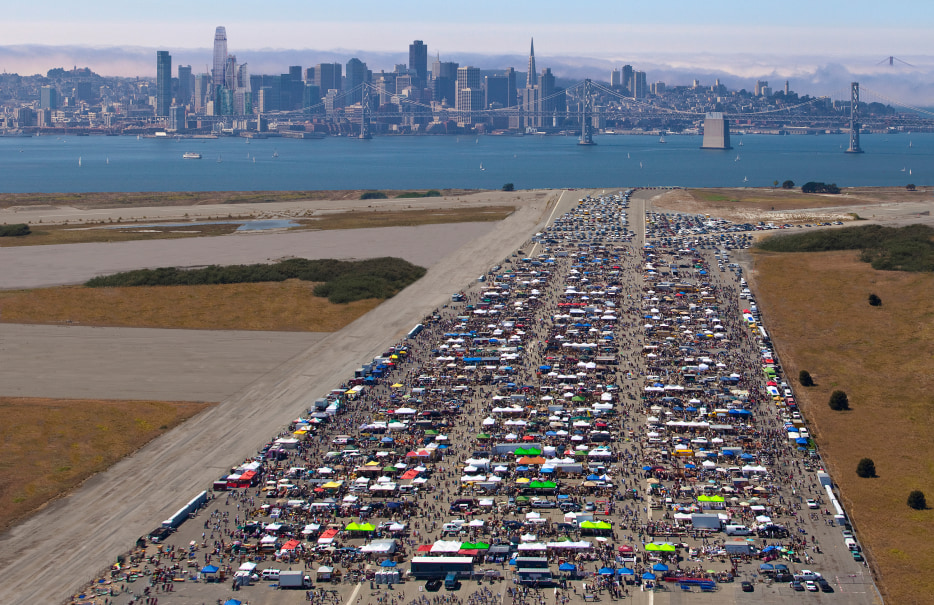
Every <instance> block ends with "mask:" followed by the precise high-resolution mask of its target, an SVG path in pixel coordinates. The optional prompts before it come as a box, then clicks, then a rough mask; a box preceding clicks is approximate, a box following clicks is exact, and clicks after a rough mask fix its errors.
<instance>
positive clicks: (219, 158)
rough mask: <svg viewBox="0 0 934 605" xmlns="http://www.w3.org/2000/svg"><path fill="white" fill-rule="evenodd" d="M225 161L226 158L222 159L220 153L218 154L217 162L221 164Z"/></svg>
mask: <svg viewBox="0 0 934 605" xmlns="http://www.w3.org/2000/svg"><path fill="white" fill-rule="evenodd" d="M223 161H224V160H222V159H221V156H220V154H218V156H217V163H218V164H220V163H221V162H223Z"/></svg>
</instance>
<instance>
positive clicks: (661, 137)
mask: <svg viewBox="0 0 934 605" xmlns="http://www.w3.org/2000/svg"><path fill="white" fill-rule="evenodd" d="M658 142H659V143H664V142H665V135H662V136H660V137H659V138H658Z"/></svg>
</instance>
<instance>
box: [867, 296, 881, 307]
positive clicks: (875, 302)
mask: <svg viewBox="0 0 934 605" xmlns="http://www.w3.org/2000/svg"><path fill="white" fill-rule="evenodd" d="M869 304H870V305H872V306H873V307H881V306H882V299H881V298H879V297H878V296H876V295H875V294H870V295H869Z"/></svg>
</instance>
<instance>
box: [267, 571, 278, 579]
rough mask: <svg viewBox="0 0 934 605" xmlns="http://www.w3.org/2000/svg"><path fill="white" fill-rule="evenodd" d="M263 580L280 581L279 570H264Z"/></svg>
mask: <svg viewBox="0 0 934 605" xmlns="http://www.w3.org/2000/svg"><path fill="white" fill-rule="evenodd" d="M263 579H264V580H278V579H279V570H278V569H264V570H263Z"/></svg>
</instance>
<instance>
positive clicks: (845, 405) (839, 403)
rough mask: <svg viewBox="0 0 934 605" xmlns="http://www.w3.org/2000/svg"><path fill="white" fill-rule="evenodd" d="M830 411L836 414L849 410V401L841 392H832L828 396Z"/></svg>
mask: <svg viewBox="0 0 934 605" xmlns="http://www.w3.org/2000/svg"><path fill="white" fill-rule="evenodd" d="M829 405H830V409H831V410H834V411H836V412H839V411H842V410H848V409H850V400H849V399H848V398H847V396H846V393H844V392H843V391H834V392H833V393H831V394H830V402H829Z"/></svg>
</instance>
